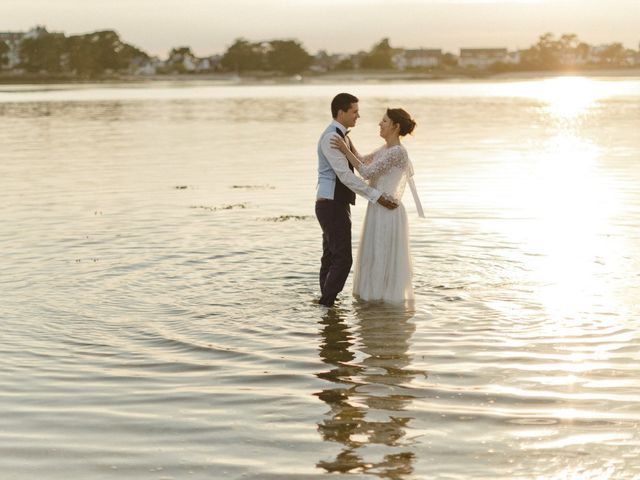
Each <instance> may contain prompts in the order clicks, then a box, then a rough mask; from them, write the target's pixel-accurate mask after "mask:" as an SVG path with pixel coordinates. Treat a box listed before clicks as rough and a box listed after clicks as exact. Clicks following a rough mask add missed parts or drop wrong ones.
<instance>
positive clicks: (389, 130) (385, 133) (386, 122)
mask: <svg viewBox="0 0 640 480" xmlns="http://www.w3.org/2000/svg"><path fill="white" fill-rule="evenodd" d="M378 125H380V136H381V137H382V138H388V137H389V135H392V134H393V133H395V132H396V130H399V129H400V125H397V124H396V125H394V123H393V122H392V121H391V119H390V118H389V117H388V116H387V114H386V113H385V114H384V117H382V120H380V123H379V124H378Z"/></svg>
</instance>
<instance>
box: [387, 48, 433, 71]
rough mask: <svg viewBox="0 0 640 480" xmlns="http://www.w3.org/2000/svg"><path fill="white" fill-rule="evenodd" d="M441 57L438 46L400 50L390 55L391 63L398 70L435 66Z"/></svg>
mask: <svg viewBox="0 0 640 480" xmlns="http://www.w3.org/2000/svg"><path fill="white" fill-rule="evenodd" d="M441 59H442V49H439V48H418V49H413V50H401V51H399V52H397V53H395V54H394V55H393V56H392V57H391V61H392V62H393V65H394V66H395V67H396V68H397V69H398V70H406V69H408V68H431V67H437V66H438V65H440V61H441Z"/></svg>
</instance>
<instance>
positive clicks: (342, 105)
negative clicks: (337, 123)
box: [331, 93, 358, 118]
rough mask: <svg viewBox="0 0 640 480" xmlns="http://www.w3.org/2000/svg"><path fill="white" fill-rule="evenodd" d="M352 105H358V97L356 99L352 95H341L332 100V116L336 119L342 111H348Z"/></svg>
mask: <svg viewBox="0 0 640 480" xmlns="http://www.w3.org/2000/svg"><path fill="white" fill-rule="evenodd" d="M352 103H358V97H354V96H353V95H351V94H350V93H339V94H338V95H336V96H335V97H333V100H331V116H332V117H333V118H336V117H337V116H338V112H339V111H340V110H342V111H343V112H346V111H348V110H349V109H350V108H351V104H352Z"/></svg>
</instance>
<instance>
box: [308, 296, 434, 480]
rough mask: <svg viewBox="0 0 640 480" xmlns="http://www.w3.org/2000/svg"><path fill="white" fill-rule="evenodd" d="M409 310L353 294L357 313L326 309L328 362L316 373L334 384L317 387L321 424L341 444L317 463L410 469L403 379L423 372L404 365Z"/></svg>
mask: <svg viewBox="0 0 640 480" xmlns="http://www.w3.org/2000/svg"><path fill="white" fill-rule="evenodd" d="M414 314H415V312H414V311H413V310H412V309H411V308H408V307H403V306H399V307H398V306H389V305H385V304H366V303H364V302H362V303H361V302H358V303H355V304H354V311H353V315H354V316H355V318H351V316H352V314H351V313H350V312H348V311H346V310H340V309H338V308H334V309H331V310H329V311H327V313H326V314H325V315H324V316H323V318H322V321H321V325H320V327H321V333H322V343H321V346H320V357H321V359H322V361H323V362H324V363H325V364H327V366H328V367H329V369H328V370H326V371H323V372H321V373H319V374H317V376H318V377H320V378H322V379H324V380H327V381H329V382H331V383H332V384H333V385H332V386H330V387H328V388H326V389H325V390H323V391H321V392H319V393H317V395H318V396H319V397H320V399H321V400H322V401H324V402H325V403H326V404H327V405H328V406H329V410H328V411H327V413H326V415H325V418H324V420H323V421H322V422H320V423H319V424H318V431H319V432H320V434H321V435H322V437H323V439H324V440H326V441H329V442H337V443H340V444H341V445H342V446H341V448H342V449H341V452H340V453H339V454H338V455H337V456H336V457H335V458H326V459H321V460H320V461H319V462H318V464H317V466H318V467H320V468H322V469H324V470H326V471H327V472H329V473H367V474H369V475H376V476H379V477H380V478H391V479H402V478H405V477H406V476H408V475H411V473H412V472H413V462H414V460H415V455H414V453H413V445H412V440H411V438H409V436H408V435H407V427H408V425H409V422H410V421H411V415H410V413H409V412H407V407H408V406H409V405H410V403H411V401H412V399H413V398H414V397H413V396H412V394H411V390H410V389H409V388H408V384H409V383H410V382H411V380H412V379H413V378H415V377H416V376H418V375H424V372H418V371H415V370H411V369H410V368H409V367H410V363H411V357H410V355H409V354H408V350H409V341H410V339H411V336H412V334H413V332H414V330H415V324H414V323H413V322H412V321H411V319H412V318H413V316H414Z"/></svg>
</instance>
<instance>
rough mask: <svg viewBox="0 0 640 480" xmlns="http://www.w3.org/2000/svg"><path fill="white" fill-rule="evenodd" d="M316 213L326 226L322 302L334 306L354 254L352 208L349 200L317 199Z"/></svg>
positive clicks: (323, 233) (321, 271) (322, 271)
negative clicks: (352, 247)
mask: <svg viewBox="0 0 640 480" xmlns="http://www.w3.org/2000/svg"><path fill="white" fill-rule="evenodd" d="M316 217H317V218H318V222H320V227H322V259H321V264H320V292H321V293H322V296H321V297H320V300H319V303H321V304H322V305H326V306H327V307H330V306H332V305H333V303H334V302H335V300H336V297H337V296H338V294H339V293H340V292H341V291H342V288H343V287H344V282H346V281H347V277H348V276H349V270H351V264H352V263H353V258H352V256H351V208H350V207H349V204H348V203H346V202H336V201H335V200H322V201H319V202H316Z"/></svg>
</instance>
